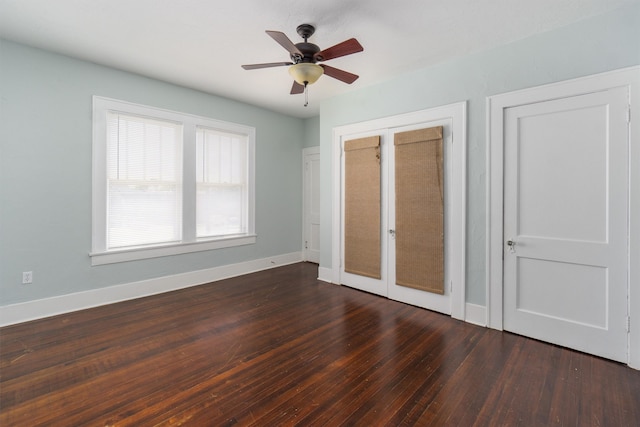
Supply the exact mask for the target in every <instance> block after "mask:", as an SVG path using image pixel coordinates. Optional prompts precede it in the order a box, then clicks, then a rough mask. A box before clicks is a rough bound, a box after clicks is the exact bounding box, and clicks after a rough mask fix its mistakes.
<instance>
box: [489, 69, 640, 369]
mask: <svg viewBox="0 0 640 427" xmlns="http://www.w3.org/2000/svg"><path fill="white" fill-rule="evenodd" d="M638 83H640V68H638V67H633V68H630V69H625V70H618V71H614V72H609V73H604V74H600V75H595V76H590V77H585V78H581V79H576V80H570V81H566V82H560V83H556V84H552V85H546V86H541V87H537V88H532V89H527V90H522V91H517V92H512V93H508V94H502V95H496V96H493V97H490V98H488V100H487V111H488V126H487V129H488V135H487V139H488V141H489V144H488V153H487V170H488V173H489V175H488V176H489V180H488V184H487V192H488V211H487V237H488V240H487V324H488V325H489V326H490V327H492V328H495V329H503V328H505V329H510V330H515V331H516V332H518V333H523V332H521V331H522V329H521V328H524V330H525V332H524V334H528V335H530V336H533V337H535V338H540V339H543V340H548V341H551V342H559V341H558V340H560V341H561V342H559V343H560V344H561V345H567V346H570V347H572V348H576V349H579V350H583V351H587V352H590V353H595V354H600V355H602V356H604V357H608V358H612V359H614V360H621V361H623V362H627V363H628V364H629V365H630V366H632V367H636V368H638V367H640V348H639V346H640V334H638V331H637V330H634V318H633V316H632V313H637V311H635V310H638V309H639V308H640V297H639V296H638V292H639V291H640V289H639V287H638V270H637V267H636V266H634V265H636V264H637V263H634V262H633V259H634V257H636V258H637V257H638V248H639V246H638V243H639V240H638V238H639V237H640V236H639V235H638V230H637V227H638V226H639V225H640V224H638V218H635V217H634V214H633V213H634V212H636V213H638V196H640V194H639V191H638V190H639V187H638V183H635V182H634V181H633V177H634V176H636V177H637V176H638V170H637V168H638V166H640V165H639V162H638V159H635V158H634V156H633V153H634V152H635V153H636V156H637V152H636V151H635V150H638V146H637V145H634V144H635V143H634V142H633V141H636V143H637V138H638V128H637V124H636V127H634V126H633V120H631V116H632V113H631V111H632V110H633V108H631V109H630V108H629V105H630V104H634V103H636V105H637V99H638V98H637V97H638V95H640V93H639V88H638ZM632 107H633V105H632ZM636 115H637V113H636ZM572 122H573V124H571V123H572ZM566 131H571V132H572V133H573V134H574V135H573V136H572V137H571V138H563V137H562V136H561V135H562V133H563V132H566ZM598 133H599V134H600V136H599V137H598ZM620 133H623V134H624V135H622V136H620ZM603 134H606V135H605V137H603V136H602V135H603ZM629 135H631V136H629ZM514 140H515V141H517V144H515V145H514V143H513V141H514ZM614 140H615V141H614ZM533 141H536V143H533ZM616 141H617V142H616ZM620 141H622V142H620ZM630 141H631V143H630ZM505 144H506V146H505ZM562 150H565V153H563V152H562ZM629 165H630V169H629ZM542 170H544V172H543V173H542V174H539V173H538V172H540V171H542ZM554 183H556V184H555V185H554ZM556 187H557V188H556ZM570 188H571V189H573V190H574V192H571V191H567V189H570ZM541 191H544V193H541ZM583 193H588V194H586V196H585V194H583ZM514 195H517V196H516V197H514ZM509 240H512V241H513V242H514V243H515V246H514V248H513V249H514V251H512V250H511V248H510V246H509V245H508V244H507V242H508V241H509ZM503 256H504V262H503ZM532 278H533V279H532ZM534 283H536V284H537V286H533V284H534ZM634 290H635V292H634ZM554 293H555V295H554ZM550 294H551V295H553V296H554V297H553V298H549V295H550ZM594 294H596V295H599V297H600V298H589V296H590V295H594ZM605 300H607V301H608V302H606V303H605V302H603V301H605ZM627 315H629V316H630V317H629V318H628V317H627ZM635 322H636V323H637V319H636V320H635ZM629 325H630V326H631V328H630V329H631V330H630V332H628V330H629ZM585 331H590V332H585ZM540 334H542V336H541V335H540ZM558 337H560V338H558ZM562 337H564V338H562ZM598 347H599V348H600V349H598ZM607 347H609V348H607ZM616 347H617V349H616ZM621 347H622V350H621ZM603 348H606V349H605V350H604V352H603ZM627 349H628V351H627Z"/></svg>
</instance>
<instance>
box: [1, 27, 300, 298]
mask: <svg viewBox="0 0 640 427" xmlns="http://www.w3.org/2000/svg"><path fill="white" fill-rule="evenodd" d="M92 95H100V96H106V97H110V98H116V99H121V100H126V101H130V102H134V103H140V104H145V105H150V106H154V107H160V108H165V109H169V110H175V111H182V112H186V113H191V114H196V115H201V116H205V117H212V118H215V119H220V120H226V121H230V122H235V123H240V124H243V125H248V126H253V127H255V128H256V136H257V140H256V231H257V234H258V239H257V243H256V244H255V245H250V246H241V247H235V248H230V249H224V250H214V251H207V252H201V253H194V254H185V255H179V256H174V257H164V258H156V259H150V260H144V261H136V262H127V263H120V264H112V265H105V266H96V267H91V263H90V259H89V256H88V253H89V251H90V249H91V144H92V141H91V102H92ZM304 139H305V124H304V120H302V119H298V118H292V117H288V116H285V115H281V114H277V113H273V112H270V111H267V110H264V109H260V108H257V107H253V106H250V105H247V104H243V103H240V102H236V101H232V100H228V99H223V98H220V97H216V96H212V95H208V94H205V93H202V92H197V91H194V90H190V89H186V88H182V87H178V86H174V85H171V84H167V83H164V82H160V81H157V80H153V79H149V78H145V77H141V76H138V75H134V74H130V73H126V72H122V71H118V70H114V69H110V68H106V67H102V66H99V65H95V64H92V63H88V62H83V61H79V60H75V59H71V58H68V57H65V56H61V55H57V54H54V53H50V52H46V51H42V50H37V49H33V48H30V47H26V46H23V45H20V44H16V43H12V42H9V41H5V40H1V39H0V305H7V304H10V303H17V302H23V301H30V300H36V299H41V298H45V297H50V296H56V295H64V294H69V293H74V292H79V291H85V290H91V289H96V288H100V287H105V286H110V285H114V284H121V283H130V282H134V281H139V280H144V279H150V278H154V277H160V276H166V275H171V274H179V273H183V272H188V271H195V270H201V269H207V268H211V267H217V266H220V265H226V264H232V263H238V262H243V261H248V260H253V259H260V258H265V257H269V256H275V255H281V254H286V253H292V252H297V251H300V250H301V248H300V241H301V239H302V238H301V231H300V230H301V229H302V221H301V217H302V212H301V206H302V200H301V194H302V186H301V167H300V162H301V160H300V155H301V149H302V147H303V141H304ZM23 271H33V274H34V282H33V284H31V285H27V286H22V285H21V284H20V283H21V281H22V272H23Z"/></svg>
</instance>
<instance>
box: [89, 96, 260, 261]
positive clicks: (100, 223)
mask: <svg viewBox="0 0 640 427" xmlns="http://www.w3.org/2000/svg"><path fill="white" fill-rule="evenodd" d="M108 111H118V112H122V113H125V114H135V115H138V116H143V117H149V118H155V119H160V120H169V121H173V122H178V123H181V124H182V126H183V152H182V161H183V165H182V197H183V198H182V241H181V242H178V243H175V242H172V243H166V244H157V245H148V246H140V247H132V248H122V249H112V250H107V248H106V226H107V123H106V113H107V112H108ZM198 127H207V128H211V129H217V130H220V131H221V132H229V133H235V134H242V135H246V136H247V166H248V173H247V175H248V176H247V180H248V190H247V204H248V206H247V231H246V233H242V234H237V235H230V236H219V237H212V238H197V237H196V211H195V209H196V173H195V166H196V156H195V152H196V149H195V146H196V129H197V128H198ZM255 136H256V130H255V128H254V127H250V126H245V125H240V124H237V123H230V122H225V121H221V120H215V119H211V118H207V117H201V116H196V115H192V114H187V113H180V112H176V111H170V110H165V109H161V108H156V107H150V106H146V105H141V104H134V103H131V102H127V101H120V100H116V99H111V98H105V97H101V96H95V95H94V96H93V154H92V225H91V227H92V231H91V252H90V253H89V256H90V257H91V265H103V264H112V263H118V262H126V261H134V260H141V259H148V258H156V257H162V256H171V255H178V254H185V253H192V252H199V251H207V250H212V249H222V248H228V247H234V246H241V245H250V244H254V243H255V242H256V237H257V235H256V233H255Z"/></svg>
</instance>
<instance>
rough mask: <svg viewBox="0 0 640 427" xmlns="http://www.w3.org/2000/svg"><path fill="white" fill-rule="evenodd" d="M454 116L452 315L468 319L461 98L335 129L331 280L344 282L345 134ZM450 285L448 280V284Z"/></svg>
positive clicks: (464, 128) (464, 108)
mask: <svg viewBox="0 0 640 427" xmlns="http://www.w3.org/2000/svg"><path fill="white" fill-rule="evenodd" d="M444 119H451V123H452V140H453V142H452V150H451V152H452V156H453V158H452V170H453V173H452V180H451V181H452V182H451V187H450V188H451V211H452V212H451V227H450V229H449V231H450V236H449V240H448V241H450V242H451V248H450V253H451V254H453V255H452V260H451V265H452V267H451V272H450V283H449V287H450V289H451V317H453V318H455V319H460V320H464V319H465V270H466V269H465V266H466V253H465V248H466V244H465V243H466V196H467V195H466V166H467V164H466V147H467V103H466V101H465V102H458V103H454V104H449V105H444V106H441V107H435V108H430V109H426V110H420V111H415V112H411V113H405V114H399V115H395V116H390V117H383V118H380V119H374V120H369V121H366V122H359V123H354V124H349V125H344V126H339V127H336V128H334V129H333V135H332V141H333V143H332V154H331V160H332V162H331V163H332V194H333V209H332V218H331V224H332V225H331V235H332V248H331V249H332V263H331V266H332V267H331V281H332V283H335V284H340V283H341V280H340V270H341V263H342V261H341V259H342V252H341V244H340V242H341V237H340V233H341V230H342V224H341V212H342V204H341V203H342V190H341V182H342V180H341V179H342V175H341V174H342V168H341V164H342V150H341V141H342V139H343V137H344V136H347V135H352V134H357V133H365V132H368V131H373V130H376V129H387V128H396V127H402V126H409V125H412V124H418V123H423V122H433V121H436V120H444ZM445 285H446V284H445Z"/></svg>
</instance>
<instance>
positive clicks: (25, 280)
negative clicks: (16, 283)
mask: <svg viewBox="0 0 640 427" xmlns="http://www.w3.org/2000/svg"><path fill="white" fill-rule="evenodd" d="M29 283H33V271H23V272H22V284H23V285H28V284H29Z"/></svg>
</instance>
